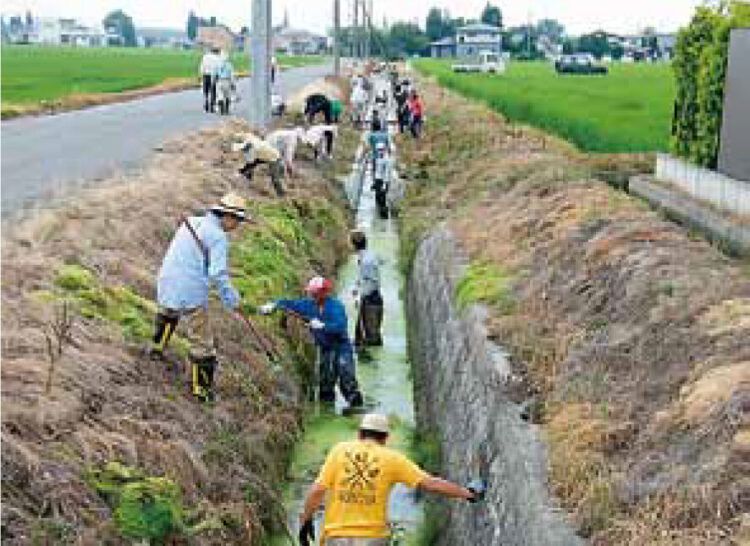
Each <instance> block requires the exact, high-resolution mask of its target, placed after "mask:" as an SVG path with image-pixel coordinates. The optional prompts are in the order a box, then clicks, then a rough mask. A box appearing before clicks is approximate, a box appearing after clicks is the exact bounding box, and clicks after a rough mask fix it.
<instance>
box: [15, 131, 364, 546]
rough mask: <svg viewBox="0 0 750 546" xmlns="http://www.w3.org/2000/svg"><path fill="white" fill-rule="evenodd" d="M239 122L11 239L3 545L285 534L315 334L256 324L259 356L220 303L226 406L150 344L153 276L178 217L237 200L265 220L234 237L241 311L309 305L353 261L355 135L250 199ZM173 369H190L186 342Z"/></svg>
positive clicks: (235, 539) (220, 379) (219, 384)
mask: <svg viewBox="0 0 750 546" xmlns="http://www.w3.org/2000/svg"><path fill="white" fill-rule="evenodd" d="M245 130H247V127H246V126H245V125H244V124H242V123H240V122H231V123H230V124H228V125H224V126H223V127H222V128H219V129H211V130H204V131H202V132H201V133H200V135H199V137H198V138H196V135H188V136H186V137H184V138H182V139H178V140H175V141H172V142H169V143H166V144H165V145H164V146H162V147H161V148H160V150H161V151H160V153H159V154H158V155H157V156H156V157H155V158H154V159H153V161H152V162H151V163H150V164H149V165H147V166H146V167H145V168H144V170H143V172H142V174H140V175H138V176H137V177H135V178H123V179H115V180H112V181H111V184H108V185H106V186H105V187H104V188H102V189H96V190H91V191H90V192H88V193H87V194H85V195H80V196H78V199H76V201H75V204H73V205H69V206H66V207H65V208H62V209H60V210H54V211H49V212H47V213H41V215H40V216H39V217H37V218H34V219H32V220H28V221H26V222H24V223H22V224H21V225H9V226H4V229H3V245H2V261H3V266H4V267H3V271H2V303H3V314H2V332H3V348H2V361H3V366H2V407H3V413H2V465H3V467H2V475H3V487H2V503H3V511H2V532H3V544H6V543H7V544H9V545H19V546H20V545H28V544H122V543H124V542H127V543H131V542H132V543H146V542H147V543H149V544H204V545H214V544H215V545H220V544H221V545H224V544H254V545H258V544H262V543H264V542H263V541H264V540H266V538H267V535H268V533H270V532H283V529H284V525H283V523H284V521H285V514H284V512H283V503H282V497H281V484H282V483H283V479H284V473H285V470H286V465H287V462H288V457H289V454H290V449H291V447H292V445H293V443H294V440H295V439H296V437H297V434H298V433H299V431H300V426H301V423H302V414H303V412H302V408H303V400H304V399H305V397H304V395H303V392H302V386H303V384H304V379H305V378H307V377H309V376H310V375H311V374H312V372H311V370H310V368H309V363H310V357H311V354H312V352H311V351H312V349H311V345H310V344H309V341H308V340H309V338H308V336H307V333H306V329H305V328H304V327H301V326H300V325H299V324H297V323H295V322H294V321H289V323H288V324H287V325H286V326H282V325H280V324H279V323H278V322H277V321H274V320H272V319H270V318H269V319H265V318H258V319H257V324H258V326H259V327H260V328H261V329H262V331H263V332H264V334H265V336H266V337H267V338H268V339H269V340H271V342H272V343H273V345H274V346H275V350H276V351H278V352H280V353H281V354H283V357H282V358H280V359H277V360H275V361H273V362H269V359H268V357H267V356H266V352H265V351H264V350H263V349H262V348H260V347H258V346H257V344H256V343H255V342H254V338H252V337H250V336H248V334H247V331H246V330H244V329H243V327H242V325H240V324H238V323H237V321H236V320H234V319H233V317H232V316H231V315H230V314H229V313H228V312H226V311H225V310H223V309H222V308H221V307H220V305H219V303H218V302H216V301H212V302H211V305H212V306H216V309H215V312H214V313H212V316H213V317H215V320H214V319H212V322H213V328H214V329H215V331H216V337H217V338H218V339H221V340H222V344H221V346H220V347H219V349H218V352H219V359H220V366H219V368H218V370H217V372H216V390H217V398H218V401H217V402H216V403H215V404H213V405H211V406H204V405H201V404H199V403H196V402H195V401H194V400H193V397H192V394H191V390H190V378H189V377H187V376H186V374H184V373H180V371H179V370H181V369H183V370H185V369H187V368H183V367H182V365H178V366H176V367H175V368H172V369H169V367H168V365H167V364H166V363H164V362H154V361H151V360H150V359H148V358H146V357H145V356H144V355H143V353H142V349H143V347H144V346H145V345H146V342H147V341H148V340H149V338H150V336H151V334H152V331H153V330H152V321H153V318H154V312H155V309H156V304H155V301H154V299H155V283H156V275H157V271H158V268H159V265H160V262H161V259H162V256H163V255H164V252H165V251H166V248H167V245H168V244H169V242H170V239H171V237H172V235H173V233H174V231H175V229H176V227H177V225H178V221H179V218H180V217H181V216H183V215H185V214H189V213H191V212H193V211H195V210H196V209H199V208H202V207H206V206H207V205H210V204H212V203H215V202H216V201H217V199H219V198H220V197H221V195H223V194H224V193H226V192H227V191H235V192H238V193H240V194H241V195H243V196H245V197H246V198H247V199H248V209H249V212H250V213H251V214H252V215H253V217H254V218H255V221H254V222H252V223H249V224H246V225H244V226H243V227H242V228H240V229H239V230H238V231H237V232H236V233H233V234H232V236H231V237H230V244H231V247H230V250H229V256H230V268H231V271H230V276H231V277H232V279H233V282H234V283H235V285H236V286H237V288H238V289H239V290H240V293H241V294H242V298H243V301H244V304H245V305H248V306H255V305H257V304H259V303H261V302H263V301H267V300H268V299H269V298H271V297H273V296H276V295H277V294H280V293H299V292H300V291H301V287H302V286H303V281H304V280H306V279H307V278H308V277H309V276H310V275H311V274H313V273H318V274H325V275H331V274H332V273H333V272H334V271H335V269H336V267H337V265H338V262H339V261H340V259H341V258H343V257H344V255H345V254H346V253H347V252H348V247H347V240H346V235H347V231H348V221H347V218H346V216H345V213H344V209H345V201H344V196H343V191H342V190H341V188H340V186H339V185H338V184H337V183H334V182H332V180H333V178H334V174H335V172H336V171H337V172H339V173H343V172H346V170H347V169H348V168H349V165H350V163H351V161H352V159H353V156H354V146H356V144H357V143H358V139H357V138H356V135H354V134H353V133H352V132H351V131H349V130H347V129H343V130H342V134H341V136H340V138H339V139H338V140H337V150H336V161H335V162H334V163H333V164H331V165H330V166H329V167H328V168H327V169H326V171H325V172H321V171H320V170H319V169H318V168H317V167H315V166H314V165H313V164H312V161H311V159H312V158H311V154H307V155H304V157H303V158H302V159H298V161H297V167H298V170H299V176H298V177H296V178H295V179H294V180H292V181H290V182H288V185H287V190H288V196H287V198H286V199H285V200H283V201H281V200H278V199H276V198H275V197H274V196H273V191H272V189H271V185H270V182H269V180H268V177H267V174H266V172H265V171H264V170H262V169H260V170H259V171H258V172H257V173H256V176H255V178H254V180H253V182H252V183H250V185H249V187H248V183H247V181H246V180H245V179H244V178H243V177H242V176H240V175H239V174H237V172H236V170H237V167H238V166H239V165H241V163H242V156H241V154H240V153H234V152H230V151H229V150H230V148H231V146H230V144H231V141H232V139H233V138H234V136H235V135H236V133H237V132H238V131H245ZM175 338H176V339H174V343H173V344H172V347H173V353H174V354H171V356H170V358H172V359H173V360H176V361H180V362H182V361H183V360H184V358H185V356H186V352H187V341H186V340H185V339H184V338H183V337H181V336H180V330H179V329H178V331H177V334H176V336H175Z"/></svg>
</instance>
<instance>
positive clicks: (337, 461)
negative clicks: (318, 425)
mask: <svg viewBox="0 0 750 546" xmlns="http://www.w3.org/2000/svg"><path fill="white" fill-rule="evenodd" d="M388 434H389V427H388V419H387V418H386V417H385V416H384V415H379V414H377V413H369V414H367V415H365V416H364V417H363V418H362V423H361V424H360V429H359V439H358V440H354V441H351V442H341V443H339V444H337V445H336V446H334V447H333V449H332V450H331V452H330V453H329V454H328V457H327V458H326V461H325V463H324V465H323V468H322V469H321V470H320V474H319V475H318V478H317V480H316V481H315V483H314V484H313V485H312V487H311V488H310V491H309V492H308V494H307V498H306V499H305V506H304V509H303V511H302V513H301V514H300V532H299V540H300V543H301V544H302V545H303V546H309V545H310V544H311V542H310V541H311V539H314V527H313V523H312V517H313V514H314V512H315V510H317V509H318V507H320V506H321V505H322V504H323V501H324V500H325V498H326V494H327V495H328V502H327V506H326V511H325V524H324V531H323V533H322V535H323V538H322V541H321V544H325V546H388V544H389V538H388V537H389V529H388V524H387V506H388V497H389V495H390V493H391V489H392V487H393V485H394V484H396V483H403V484H405V485H407V486H408V487H412V488H413V487H420V488H422V489H424V490H426V491H432V492H434V493H439V494H442V495H444V496H446V497H453V498H459V499H466V500H468V501H469V502H476V501H478V500H481V498H482V497H483V494H484V486H483V485H482V484H478V483H474V484H472V485H470V486H469V487H468V488H467V487H461V486H460V485H457V484H455V483H452V482H449V481H446V480H443V479H440V478H437V477H434V476H431V475H430V474H428V473H427V472H425V471H424V470H422V469H421V468H419V466H417V465H416V464H414V463H413V462H412V461H410V460H409V459H408V458H407V457H406V456H404V455H402V454H401V453H399V452H397V451H395V450H393V449H390V448H388V447H386V446H385V444H386V442H387V440H388Z"/></svg>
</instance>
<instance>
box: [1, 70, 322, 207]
mask: <svg viewBox="0 0 750 546" xmlns="http://www.w3.org/2000/svg"><path fill="white" fill-rule="evenodd" d="M331 72H332V68H331V66H330V65H328V64H323V65H314V66H307V67H302V68H297V69H293V70H289V71H286V72H283V73H281V74H280V77H279V80H278V81H277V84H276V86H277V89H278V90H279V92H280V93H281V94H282V95H283V96H285V97H286V96H289V95H290V94H291V93H294V92H295V91H297V90H298V89H300V88H301V87H302V86H304V85H305V84H307V83H309V82H310V81H312V80H314V79H317V78H319V77H321V76H324V75H326V74H329V73H331ZM240 86H241V95H242V97H243V99H244V100H243V101H242V102H240V103H239V104H238V105H237V107H238V110H239V109H244V111H245V112H247V109H248V107H249V106H248V101H247V98H248V97H249V96H250V82H249V80H244V81H243V82H241V83H240ZM202 104H203V99H202V96H201V93H200V91H199V90H189V91H182V92H179V93H168V94H165V95H158V96H154V97H149V98H145V99H142V100H138V101H133V102H124V103H119V104H110V105H106V106H99V107H96V108H90V109H87V110H80V111H77V112H67V113H63V114H58V115H54V116H40V117H33V118H21V119H16V120H10V121H3V122H2V192H1V193H2V199H1V204H0V206H1V207H2V216H3V218H7V217H8V216H10V215H11V214H13V213H15V212H17V211H19V210H21V209H23V208H25V207H27V206H29V205H33V204H38V203H39V202H41V200H42V199H45V198H47V197H48V196H54V195H61V194H64V193H65V192H66V190H69V189H70V188H74V187H77V186H78V185H80V184H81V183H83V181H86V183H87V184H89V183H91V181H92V180H96V179H103V178H106V177H107V176H109V175H111V174H112V173H114V172H116V171H129V170H133V169H135V168H137V167H138V166H139V165H141V164H142V163H143V161H144V160H145V159H146V158H147V157H148V156H149V154H150V153H151V152H152V150H153V148H154V147H155V146H157V145H158V144H160V143H161V142H163V141H164V140H165V139H167V138H169V137H170V136H173V135H176V134H179V133H183V132H185V131H190V130H195V129H199V128H202V127H208V126H211V125H215V124H218V123H220V122H221V121H222V118H220V117H219V116H217V115H215V114H207V113H205V112H203V109H202ZM235 113H237V112H235Z"/></svg>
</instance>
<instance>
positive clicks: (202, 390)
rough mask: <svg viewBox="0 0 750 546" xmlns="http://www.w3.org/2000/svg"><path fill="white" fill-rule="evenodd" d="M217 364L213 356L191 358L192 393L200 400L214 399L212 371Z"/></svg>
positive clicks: (208, 400)
mask: <svg viewBox="0 0 750 546" xmlns="http://www.w3.org/2000/svg"><path fill="white" fill-rule="evenodd" d="M217 364H218V362H217V360H216V357H213V356H209V357H205V358H201V359H195V360H193V366H192V368H193V369H192V373H193V395H194V396H195V397H196V398H197V399H198V400H200V401H201V402H213V401H214V399H215V394H214V371H215V369H216V365H217Z"/></svg>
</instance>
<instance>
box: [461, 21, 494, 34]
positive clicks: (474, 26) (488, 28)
mask: <svg viewBox="0 0 750 546" xmlns="http://www.w3.org/2000/svg"><path fill="white" fill-rule="evenodd" d="M467 31H481V32H500V27H496V26H494V25H487V24H485V23H471V24H470V25H465V26H462V27H459V29H458V32H467Z"/></svg>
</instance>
